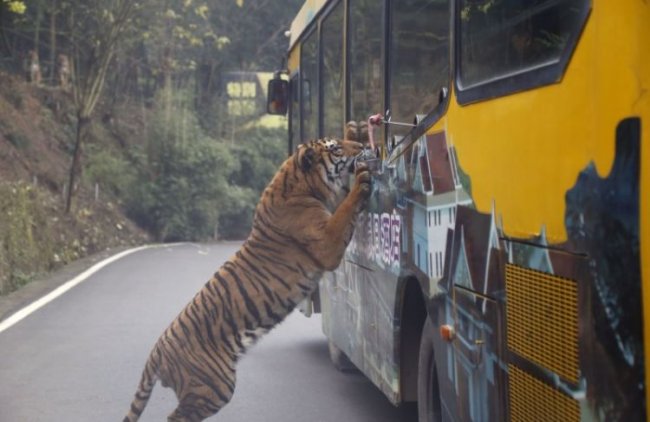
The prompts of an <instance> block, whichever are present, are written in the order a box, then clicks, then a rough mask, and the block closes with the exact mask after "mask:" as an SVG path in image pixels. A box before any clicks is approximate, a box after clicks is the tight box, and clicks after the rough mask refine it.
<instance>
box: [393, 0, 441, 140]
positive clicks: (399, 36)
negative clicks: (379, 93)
mask: <svg viewBox="0 0 650 422" xmlns="http://www.w3.org/2000/svg"><path fill="white" fill-rule="evenodd" d="M391 16H392V28H391V29H392V30H391V43H390V53H389V54H390V77H389V79H390V81H391V83H390V104H389V107H390V112H391V116H392V118H393V120H395V121H401V122H412V121H413V119H414V117H415V115H416V114H427V113H429V112H430V111H432V110H433V109H434V108H435V107H436V106H437V105H438V103H439V99H440V98H441V96H440V91H441V90H442V88H447V87H448V85H449V31H450V28H449V25H450V21H451V17H450V8H449V0H404V1H400V2H393V10H392V15H391ZM391 131H393V133H394V134H400V133H404V132H405V129H404V128H400V127H398V126H395V127H391Z"/></svg>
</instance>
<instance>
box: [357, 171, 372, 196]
mask: <svg viewBox="0 0 650 422" xmlns="http://www.w3.org/2000/svg"><path fill="white" fill-rule="evenodd" d="M354 187H355V190H356V191H358V192H359V195H360V197H361V198H363V199H367V198H368V197H369V196H370V191H371V186H370V171H369V170H368V166H367V165H365V164H361V165H359V166H358V167H357V168H356V170H355V180H354Z"/></svg>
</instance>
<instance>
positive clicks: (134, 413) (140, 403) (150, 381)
mask: <svg viewBox="0 0 650 422" xmlns="http://www.w3.org/2000/svg"><path fill="white" fill-rule="evenodd" d="M156 381H158V371H157V365H156V364H155V362H154V356H153V354H152V355H151V356H150V357H149V359H148V360H147V363H146V365H145V367H144V371H142V377H141V378H140V384H138V389H137V391H136V392H135V397H134V399H133V401H132V402H131V408H130V409H129V413H128V414H127V415H126V416H125V417H124V420H123V421H122V422H136V421H137V420H138V419H139V418H140V415H141V414H142V412H143V411H144V408H145V407H146V406H147V402H148V401H149V397H151V392H152V391H153V387H154V385H155V384H156Z"/></svg>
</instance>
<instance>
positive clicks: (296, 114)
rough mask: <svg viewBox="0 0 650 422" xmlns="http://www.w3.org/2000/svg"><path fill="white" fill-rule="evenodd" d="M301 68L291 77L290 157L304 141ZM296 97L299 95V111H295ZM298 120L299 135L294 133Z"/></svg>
mask: <svg viewBox="0 0 650 422" xmlns="http://www.w3.org/2000/svg"><path fill="white" fill-rule="evenodd" d="M300 80H301V76H300V68H298V70H296V71H295V72H293V73H292V74H291V75H290V76H289V122H288V127H289V145H288V147H289V148H288V149H289V151H288V153H289V155H291V154H293V152H294V151H295V149H296V147H297V146H298V145H300V144H301V141H302V112H301V109H302V101H301V98H302V97H301V96H302V92H301V90H300ZM294 89H295V90H297V91H298V92H294ZM294 95H298V101H297V104H298V107H295V108H297V110H294ZM296 118H297V119H298V126H297V129H298V130H297V133H294V131H293V129H294V127H293V125H294V123H295V122H294V120H295V119H296Z"/></svg>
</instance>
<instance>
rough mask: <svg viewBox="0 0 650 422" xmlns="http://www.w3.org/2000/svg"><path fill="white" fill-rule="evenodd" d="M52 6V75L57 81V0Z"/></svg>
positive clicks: (53, 79)
mask: <svg viewBox="0 0 650 422" xmlns="http://www.w3.org/2000/svg"><path fill="white" fill-rule="evenodd" d="M51 2H52V5H51V6H50V7H51V9H50V63H52V71H51V72H50V77H51V78H52V81H56V12H57V10H56V0H51Z"/></svg>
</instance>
